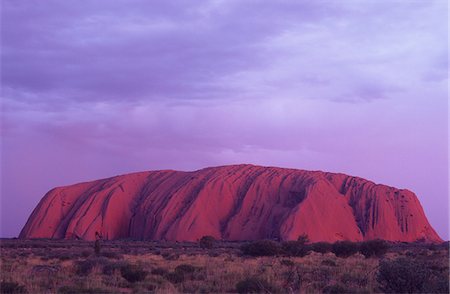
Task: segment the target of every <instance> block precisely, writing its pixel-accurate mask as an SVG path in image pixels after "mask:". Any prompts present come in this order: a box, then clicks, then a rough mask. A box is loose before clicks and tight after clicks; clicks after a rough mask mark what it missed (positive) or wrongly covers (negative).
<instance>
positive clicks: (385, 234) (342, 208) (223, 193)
mask: <svg viewBox="0 0 450 294" xmlns="http://www.w3.org/2000/svg"><path fill="white" fill-rule="evenodd" d="M95 232H100V233H101V234H102V235H103V237H104V238H106V239H120V238H135V239H152V240H180V241H181V240H188V241H195V240H197V239H199V238H201V237H202V236H204V235H211V236H214V237H215V238H217V239H226V240H253V239H265V238H280V239H283V240H291V239H297V238H298V236H299V235H301V234H303V233H306V234H308V236H309V238H310V240H312V241H329V242H333V241H337V240H351V241H361V240H369V239H375V238H381V239H385V240H391V241H416V240H419V239H423V240H425V241H430V242H440V241H442V240H441V238H439V236H438V235H437V234H436V232H435V231H434V230H433V228H432V227H431V226H430V224H429V223H428V221H427V219H426V217H425V214H424V212H423V209H422V207H421V205H420V203H419V201H418V200H417V197H416V196H415V195H414V193H412V192H410V191H408V190H399V189H396V188H392V187H388V186H384V185H377V184H374V183H373V182H370V181H367V180H364V179H361V178H356V177H351V176H347V175H343V174H332V173H325V172H320V171H303V170H295V169H283V168H275V167H260V166H253V165H234V166H222V167H213V168H206V169H202V170H199V171H194V172H179V171H152V172H141V173H134V174H128V175H122V176H117V177H113V178H109V179H103V180H98V181H93V182H88V183H81V184H76V185H72V186H67V187H60V188H55V189H53V190H51V191H50V192H48V193H47V194H46V195H45V196H44V198H43V199H42V200H41V201H40V203H39V204H38V206H37V207H36V208H35V210H34V211H33V213H32V214H31V216H30V218H29V219H28V222H27V223H26V225H25V227H24V228H23V229H22V232H21V233H20V236H19V237H21V238H82V239H86V240H93V239H95Z"/></svg>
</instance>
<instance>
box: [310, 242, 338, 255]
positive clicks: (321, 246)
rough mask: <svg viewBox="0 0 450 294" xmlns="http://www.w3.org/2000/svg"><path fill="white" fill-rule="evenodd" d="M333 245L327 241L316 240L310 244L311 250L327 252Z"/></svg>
mask: <svg viewBox="0 0 450 294" xmlns="http://www.w3.org/2000/svg"><path fill="white" fill-rule="evenodd" d="M332 247H333V245H332V244H331V243H328V242H317V243H313V244H311V250H312V251H314V252H317V253H328V252H331V249H332Z"/></svg>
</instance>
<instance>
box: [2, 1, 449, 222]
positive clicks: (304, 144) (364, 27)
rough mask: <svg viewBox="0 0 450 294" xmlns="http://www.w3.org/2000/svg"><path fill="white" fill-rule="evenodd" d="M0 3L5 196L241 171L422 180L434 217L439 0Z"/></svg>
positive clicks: (439, 191) (441, 86) (442, 142)
mask: <svg viewBox="0 0 450 294" xmlns="http://www.w3.org/2000/svg"><path fill="white" fill-rule="evenodd" d="M2 4H3V7H2V18H1V19H2V20H1V21H2V28H1V30H2V32H1V33H2V50H1V59H2V60H1V61H2V63H1V67H2V76H1V83H2V88H1V99H2V100H1V106H2V109H1V111H2V124H1V136H2V145H3V146H2V148H3V158H6V159H4V160H2V169H3V177H4V178H5V179H6V180H4V183H5V185H4V187H3V188H2V189H3V190H2V197H4V196H3V195H8V196H5V197H9V199H12V198H14V197H18V198H17V199H20V201H19V202H27V199H28V198H27V197H31V198H32V199H33V201H35V202H36V201H38V199H39V197H40V196H41V195H42V194H43V193H45V192H46V191H45V190H46V189H49V188H51V187H52V186H55V185H62V184H69V183H73V182H76V181H80V180H89V179H93V178H99V177H105V176H112V175H114V174H118V173H125V172H132V171H136V170H146V169H159V168H174V169H187V170H189V169H195V168H201V167H204V166H210V165H220V164H229V163H242V162H250V163H257V164H265V165H279V166H288V167H297V168H306V169H323V170H330V171H339V172H347V173H350V174H355V175H359V176H363V177H368V178H370V179H373V180H376V181H382V182H385V183H387V184H392V185H396V186H400V187H408V188H412V189H413V190H417V191H419V192H421V193H423V194H424V195H425V194H426V193H428V189H430V188H429V187H428V184H427V183H426V182H427V181H428V182H433V183H435V185H434V186H433V188H431V190H432V191H431V192H430V195H431V196H430V197H425V198H424V206H425V207H431V208H433V209H434V210H436V211H439V209H441V210H440V212H441V213H434V215H445V213H446V212H445V211H444V212H443V211H442V207H441V206H440V205H435V204H433V203H438V201H435V202H433V200H432V199H433V197H434V198H436V199H439V200H440V201H441V202H442V201H443V200H442V199H443V197H442V196H445V195H446V192H447V191H446V189H444V188H443V187H444V186H445V185H446V181H447V179H446V178H445V177H442V176H441V173H440V176H439V178H438V179H437V180H436V179H435V178H434V177H435V176H433V174H434V173H433V170H439V171H442V170H445V168H443V167H446V162H447V154H446V150H447V142H446V138H447V135H448V134H447V113H446V112H447V79H448V72H447V71H448V69H447V67H448V61H447V52H448V44H447V33H448V32H447V31H448V28H447V15H446V11H447V9H446V8H447V3H446V2H445V1H413V2H411V1H407V2H405V1H338V2H323V1H282V2H262V1H198V2H194V1H177V2H176V3H175V2H169V1H151V2H148V1H114V2H111V1H89V2H83V3H81V2H79V1H74V0H68V1H46V2H45V4H44V3H41V2H20V1H12V0H7V1H4V2H3V3H2ZM417 167H420V168H417ZM444 173H445V172H444ZM23 181H26V182H27V183H29V184H28V185H27V186H24V187H22V186H23V185H22V184H21V183H22V182H23ZM29 195H33V196H29ZM428 199H431V200H428ZM28 200H29V199H28ZM427 201H429V202H428V203H427ZM28 202H30V201H28ZM9 203H10V204H8V205H10V206H11V207H12V206H13V205H12V204H14V203H13V202H9ZM34 204H35V203H32V201H31V204H29V207H28V208H27V209H28V210H31V209H32V208H33V205H34ZM438 206H439V207H438ZM434 210H433V211H434ZM11 211H13V209H11ZM28 212H29V211H26V212H25V211H23V212H22V215H23V217H26V214H27V213H28ZM447 213H448V212H447ZM436 221H437V220H436ZM14 229H15V230H17V226H16V228H14ZM12 230H13V229H12Z"/></svg>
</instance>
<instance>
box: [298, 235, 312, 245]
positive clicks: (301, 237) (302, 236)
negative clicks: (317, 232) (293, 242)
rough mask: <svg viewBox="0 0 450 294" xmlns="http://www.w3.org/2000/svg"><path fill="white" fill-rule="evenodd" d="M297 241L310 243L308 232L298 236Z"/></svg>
mask: <svg viewBox="0 0 450 294" xmlns="http://www.w3.org/2000/svg"><path fill="white" fill-rule="evenodd" d="M297 241H299V242H301V243H303V244H308V243H309V237H308V234H302V235H300V236H298V238H297Z"/></svg>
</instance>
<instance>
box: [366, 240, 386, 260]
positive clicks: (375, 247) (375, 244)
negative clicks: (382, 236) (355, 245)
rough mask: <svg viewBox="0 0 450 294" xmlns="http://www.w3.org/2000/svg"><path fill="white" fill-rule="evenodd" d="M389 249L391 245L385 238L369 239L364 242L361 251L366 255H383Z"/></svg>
mask: <svg viewBox="0 0 450 294" xmlns="http://www.w3.org/2000/svg"><path fill="white" fill-rule="evenodd" d="M388 249H389V245H388V243H387V242H386V241H383V240H369V241H365V242H362V243H361V245H360V249H359V250H360V252H361V253H362V254H363V255H364V256H365V257H366V258H368V257H382V256H383V255H385V254H386V252H387V251H388Z"/></svg>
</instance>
